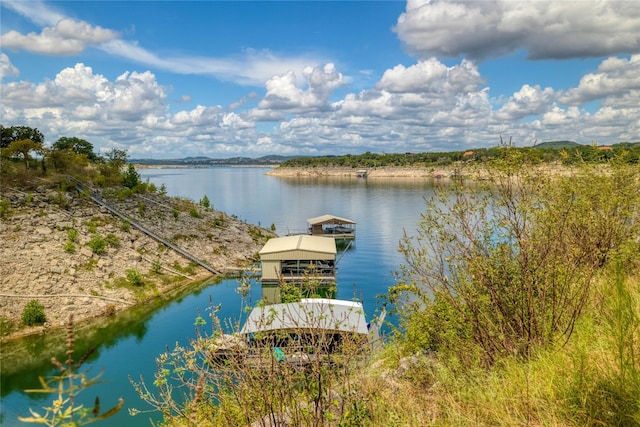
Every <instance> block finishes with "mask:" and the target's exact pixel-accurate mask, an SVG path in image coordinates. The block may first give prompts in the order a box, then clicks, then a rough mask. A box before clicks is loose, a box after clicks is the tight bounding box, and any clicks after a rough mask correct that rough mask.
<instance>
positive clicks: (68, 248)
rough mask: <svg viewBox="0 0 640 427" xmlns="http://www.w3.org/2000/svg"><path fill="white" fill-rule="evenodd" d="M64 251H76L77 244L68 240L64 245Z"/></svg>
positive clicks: (71, 252)
mask: <svg viewBox="0 0 640 427" xmlns="http://www.w3.org/2000/svg"><path fill="white" fill-rule="evenodd" d="M63 248H64V251H65V252H67V253H70V254H74V253H76V245H75V244H74V243H73V242H72V241H71V240H67V241H66V242H65V244H64V246H63Z"/></svg>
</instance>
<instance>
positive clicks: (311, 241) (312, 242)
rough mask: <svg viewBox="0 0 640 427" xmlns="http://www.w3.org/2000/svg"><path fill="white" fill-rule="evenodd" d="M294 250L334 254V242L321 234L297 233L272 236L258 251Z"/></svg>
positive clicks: (262, 253) (261, 253)
mask: <svg viewBox="0 0 640 427" xmlns="http://www.w3.org/2000/svg"><path fill="white" fill-rule="evenodd" d="M294 250H301V251H308V252H320V253H326V254H336V253H337V249H336V242H335V240H334V239H331V238H327V237H322V236H309V235H306V234H299V235H297V236H286V237H274V238H272V239H269V240H267V243H265V245H264V246H263V247H262V249H260V252H258V253H259V254H260V255H265V254H273V253H278V252H288V251H294Z"/></svg>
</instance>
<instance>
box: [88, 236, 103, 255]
mask: <svg viewBox="0 0 640 427" xmlns="http://www.w3.org/2000/svg"><path fill="white" fill-rule="evenodd" d="M89 247H90V248H91V251H92V252H93V253H94V254H96V255H100V254H102V253H104V250H105V249H106V248H107V240H106V239H105V238H103V237H102V236H100V235H98V234H94V236H93V237H92V238H91V240H89Z"/></svg>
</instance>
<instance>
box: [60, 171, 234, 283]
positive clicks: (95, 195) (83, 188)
mask: <svg viewBox="0 0 640 427" xmlns="http://www.w3.org/2000/svg"><path fill="white" fill-rule="evenodd" d="M68 179H69V181H71V182H72V183H73V184H74V185H75V187H76V190H78V191H79V192H81V193H85V194H88V195H89V198H90V199H91V200H92V201H93V202H94V203H96V204H98V205H100V206H102V207H103V208H105V209H107V210H108V211H109V212H111V213H112V214H114V215H116V216H117V217H119V218H121V219H122V220H124V221H127V222H128V223H129V224H131V225H132V226H133V227H135V228H137V229H138V230H140V231H141V232H143V233H144V234H146V235H147V236H149V237H151V238H152V239H154V240H156V241H157V242H159V243H162V244H163V245H165V246H166V247H168V248H170V249H172V250H174V251H175V252H177V253H179V254H180V255H182V256H183V257H185V258H187V259H188V260H190V261H193V262H195V263H196V264H198V265H200V266H201V267H203V268H205V269H207V270H208V271H210V272H211V273H213V274H222V273H221V272H220V271H218V270H216V269H215V268H213V267H211V266H210V265H208V264H207V263H205V262H204V261H202V260H200V259H198V258H196V257H195V256H193V255H192V254H190V253H189V252H187V251H185V250H184V249H182V248H180V247H178V246H176V245H174V244H173V243H171V242H169V241H168V240H166V239H164V238H163V237H161V236H158V235H157V234H156V233H154V232H153V231H151V230H149V229H148V228H147V227H145V226H144V225H143V224H141V223H139V222H138V221H136V220H134V219H132V218H130V217H128V216H127V215H125V214H124V213H122V212H120V211H119V210H118V209H117V208H116V207H115V206H113V205H112V204H110V203H109V202H108V201H107V200H106V199H105V198H104V197H102V193H101V192H100V191H99V190H96V189H94V188H91V187H89V186H87V185H85V184H83V183H82V182H80V181H78V180H77V179H75V178H73V177H71V176H70V177H68Z"/></svg>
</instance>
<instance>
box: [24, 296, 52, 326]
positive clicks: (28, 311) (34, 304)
mask: <svg viewBox="0 0 640 427" xmlns="http://www.w3.org/2000/svg"><path fill="white" fill-rule="evenodd" d="M46 321H47V316H46V315H45V313H44V306H43V305H42V304H41V303H40V301H38V300H35V299H34V300H31V301H29V302H28V303H27V305H26V307H25V308H24V310H23V311H22V323H24V324H25V325H27V326H34V325H42V324H44V323H45V322H46Z"/></svg>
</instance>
